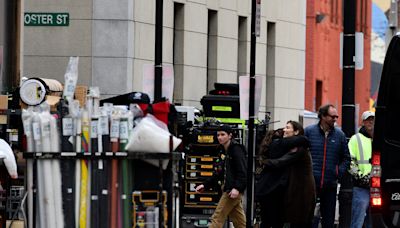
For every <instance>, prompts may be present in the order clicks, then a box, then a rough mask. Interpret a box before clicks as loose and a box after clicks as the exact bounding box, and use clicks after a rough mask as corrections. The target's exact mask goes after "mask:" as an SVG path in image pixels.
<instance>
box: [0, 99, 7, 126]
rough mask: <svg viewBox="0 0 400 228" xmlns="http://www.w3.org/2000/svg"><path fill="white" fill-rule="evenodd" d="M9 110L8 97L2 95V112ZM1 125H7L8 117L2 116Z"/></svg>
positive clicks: (0, 106) (0, 103) (0, 116)
mask: <svg viewBox="0 0 400 228" xmlns="http://www.w3.org/2000/svg"><path fill="white" fill-rule="evenodd" d="M7 109H8V96H7V95H0V110H4V111H7ZM0 124H7V115H0Z"/></svg>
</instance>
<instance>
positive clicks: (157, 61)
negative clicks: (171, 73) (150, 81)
mask: <svg viewBox="0 0 400 228" xmlns="http://www.w3.org/2000/svg"><path fill="white" fill-rule="evenodd" d="M163 3H164V1H163V0H156V24H155V27H156V29H155V30H156V32H155V53H154V101H160V100H161V97H162V46H163V45H162V41H163Z"/></svg>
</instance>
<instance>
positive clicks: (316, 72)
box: [305, 0, 371, 125]
mask: <svg viewBox="0 0 400 228" xmlns="http://www.w3.org/2000/svg"><path fill="white" fill-rule="evenodd" d="M356 8H357V9H356V32H362V33H363V34H364V57H363V59H364V67H363V69H362V70H356V73H355V88H354V90H355V104H356V116H357V117H356V120H359V116H360V115H361V113H362V112H363V111H365V110H369V98H370V88H371V73H370V72H371V61H370V59H371V57H370V55H371V52H370V49H371V48H370V46H371V44H370V43H371V1H370V0H356ZM342 31H343V1H340V0H329V1H326V0H325V1H315V0H307V35H306V36H307V38H306V39H307V44H306V50H307V51H306V79H305V83H306V90H305V109H306V110H310V111H314V112H315V111H318V108H319V107H320V106H321V105H323V104H326V103H331V104H333V105H335V106H336V107H337V109H338V112H339V113H341V112H342V111H341V110H342V107H341V106H342V82H343V80H342V77H343V73H342V70H341V69H340V51H339V50H340V33H341V32H342ZM356 122H357V121H356ZM358 122H359V121H358ZM338 123H339V125H340V123H341V120H340V118H339V120H338Z"/></svg>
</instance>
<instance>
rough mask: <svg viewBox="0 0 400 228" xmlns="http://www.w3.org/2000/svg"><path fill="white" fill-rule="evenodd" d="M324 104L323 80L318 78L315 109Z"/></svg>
mask: <svg viewBox="0 0 400 228" xmlns="http://www.w3.org/2000/svg"><path fill="white" fill-rule="evenodd" d="M321 105H322V81H320V80H317V82H316V86H315V107H314V108H315V109H314V110H315V111H317V110H318V108H319V107H321Z"/></svg>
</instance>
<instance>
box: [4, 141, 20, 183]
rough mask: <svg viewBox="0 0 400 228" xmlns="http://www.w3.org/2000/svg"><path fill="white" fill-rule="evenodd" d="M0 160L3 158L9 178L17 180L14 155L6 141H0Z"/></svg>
mask: <svg viewBox="0 0 400 228" xmlns="http://www.w3.org/2000/svg"><path fill="white" fill-rule="evenodd" d="M0 158H3V161H4V164H5V165H6V168H7V171H8V173H9V174H10V176H11V178H13V179H17V178H18V173H17V163H16V161H15V157H14V153H13V151H12V149H11V147H10V145H8V143H7V142H6V141H4V140H3V139H0Z"/></svg>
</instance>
